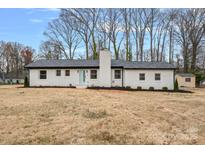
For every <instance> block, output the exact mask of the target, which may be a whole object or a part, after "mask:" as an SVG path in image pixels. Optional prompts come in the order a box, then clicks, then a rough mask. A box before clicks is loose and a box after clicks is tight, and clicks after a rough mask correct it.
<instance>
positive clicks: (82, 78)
mask: <svg viewBox="0 0 205 154" xmlns="http://www.w3.org/2000/svg"><path fill="white" fill-rule="evenodd" d="M79 84H80V85H85V70H79Z"/></svg>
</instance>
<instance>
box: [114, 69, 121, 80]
mask: <svg viewBox="0 0 205 154" xmlns="http://www.w3.org/2000/svg"><path fill="white" fill-rule="evenodd" d="M115 79H121V70H115Z"/></svg>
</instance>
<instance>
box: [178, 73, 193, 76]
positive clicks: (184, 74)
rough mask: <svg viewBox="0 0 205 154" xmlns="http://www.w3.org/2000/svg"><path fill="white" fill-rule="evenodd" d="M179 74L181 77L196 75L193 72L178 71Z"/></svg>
mask: <svg viewBox="0 0 205 154" xmlns="http://www.w3.org/2000/svg"><path fill="white" fill-rule="evenodd" d="M177 75H179V76H181V77H194V74H191V73H178V74H177Z"/></svg>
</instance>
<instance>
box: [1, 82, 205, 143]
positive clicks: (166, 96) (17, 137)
mask: <svg viewBox="0 0 205 154" xmlns="http://www.w3.org/2000/svg"><path fill="white" fill-rule="evenodd" d="M17 87H18V86H16V85H2V86H0V144H205V120H204V119H205V112H204V111H205V101H204V100H205V95H204V93H205V89H203V88H200V89H193V92H194V93H173V92H169V91H167V92H159V91H157V92H154V91H153V92H152V91H149V92H148V91H122V90H106V89H104V90H103V89H98V90H95V89H72V88H17Z"/></svg>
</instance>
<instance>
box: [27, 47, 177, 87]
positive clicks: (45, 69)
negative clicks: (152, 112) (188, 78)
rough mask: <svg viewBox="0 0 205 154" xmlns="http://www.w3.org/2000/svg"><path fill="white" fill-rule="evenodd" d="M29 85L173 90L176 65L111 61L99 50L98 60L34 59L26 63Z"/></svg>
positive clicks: (105, 53) (104, 52)
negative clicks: (165, 88) (164, 88)
mask: <svg viewBox="0 0 205 154" xmlns="http://www.w3.org/2000/svg"><path fill="white" fill-rule="evenodd" d="M26 68H27V69H28V71H29V73H28V74H29V84H30V86H65V87H68V86H75V87H130V88H137V87H141V88H142V89H149V88H150V87H153V88H154V89H162V88H163V87H167V88H168V89H169V90H173V89H174V81H175V77H174V75H175V74H174V72H175V67H174V66H173V65H172V64H169V63H165V62H136V61H135V62H133V61H132V62H131V61H124V60H112V59H111V53H110V52H109V51H108V50H102V51H100V54H99V60H64V59H63V60H37V61H35V62H33V63H31V64H29V65H27V66H26Z"/></svg>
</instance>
